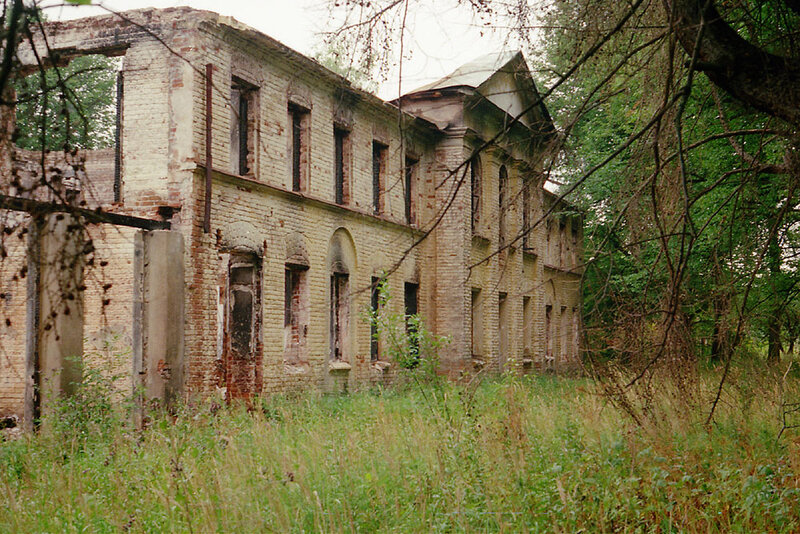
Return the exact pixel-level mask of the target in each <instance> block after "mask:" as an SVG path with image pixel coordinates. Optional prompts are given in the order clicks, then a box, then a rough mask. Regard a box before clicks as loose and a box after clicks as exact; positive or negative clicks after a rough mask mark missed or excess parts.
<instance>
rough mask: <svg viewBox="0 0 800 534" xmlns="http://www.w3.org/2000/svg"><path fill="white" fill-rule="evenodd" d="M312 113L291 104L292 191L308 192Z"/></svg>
mask: <svg viewBox="0 0 800 534" xmlns="http://www.w3.org/2000/svg"><path fill="white" fill-rule="evenodd" d="M310 122H311V121H310V113H309V112H308V110H307V109H304V108H301V107H300V106H296V105H294V104H289V127H290V136H289V145H290V147H289V156H290V162H291V169H292V191H298V192H299V191H308V174H309V161H310V160H309V139H308V138H309V130H310Z"/></svg>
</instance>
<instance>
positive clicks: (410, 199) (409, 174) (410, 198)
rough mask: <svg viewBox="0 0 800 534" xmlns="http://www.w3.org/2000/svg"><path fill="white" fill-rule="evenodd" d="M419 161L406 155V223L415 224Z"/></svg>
mask: <svg viewBox="0 0 800 534" xmlns="http://www.w3.org/2000/svg"><path fill="white" fill-rule="evenodd" d="M417 163H418V160H416V159H414V158H410V157H406V166H405V176H404V178H405V208H406V223H408V224H414V223H415V222H416V220H415V213H414V212H415V209H416V205H415V204H416V203H415V202H414V200H415V198H416V194H417Z"/></svg>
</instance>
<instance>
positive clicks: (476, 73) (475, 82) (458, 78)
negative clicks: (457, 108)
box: [409, 51, 522, 94]
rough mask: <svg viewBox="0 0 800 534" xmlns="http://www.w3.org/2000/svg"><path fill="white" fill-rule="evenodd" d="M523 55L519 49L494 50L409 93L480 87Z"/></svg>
mask: <svg viewBox="0 0 800 534" xmlns="http://www.w3.org/2000/svg"><path fill="white" fill-rule="evenodd" d="M517 55H520V56H521V55H522V53H521V52H519V51H506V52H500V53H499V54H498V53H497V52H493V53H491V54H486V55H485V56H481V57H479V58H476V59H473V60H472V61H470V62H469V63H465V64H464V65H461V66H460V67H458V68H457V69H456V70H454V71H453V72H451V73H450V74H448V75H447V76H445V77H443V78H440V79H438V80H436V81H435V82H431V83H429V84H427V85H423V86H422V87H419V88H417V89H414V90H413V91H411V92H410V93H409V94H414V93H422V92H425V91H432V90H435V89H447V88H450V87H472V88H473V89H475V88H477V87H479V86H480V85H482V84H483V83H484V82H486V81H487V80H488V79H489V78H491V77H492V76H493V75H494V74H495V73H496V72H497V71H499V70H501V69H502V68H503V67H505V66H506V65H507V64H508V63H510V62H511V60H512V59H514V57H515V56H517Z"/></svg>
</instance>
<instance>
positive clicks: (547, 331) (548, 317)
mask: <svg viewBox="0 0 800 534" xmlns="http://www.w3.org/2000/svg"><path fill="white" fill-rule="evenodd" d="M552 327H553V307H552V306H550V305H547V306H545V308H544V350H545V358H546V359H547V360H548V361H550V360H552V359H553V333H552V331H551V329H552Z"/></svg>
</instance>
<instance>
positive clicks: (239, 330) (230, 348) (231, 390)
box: [217, 254, 261, 399]
mask: <svg viewBox="0 0 800 534" xmlns="http://www.w3.org/2000/svg"><path fill="white" fill-rule="evenodd" d="M221 259H222V260H223V262H224V263H223V265H224V271H223V272H222V273H220V274H221V275H223V276H221V278H220V292H219V295H220V301H219V306H220V308H219V309H218V315H217V317H218V320H219V323H218V335H219V338H218V345H217V350H218V355H219V356H220V358H221V362H220V363H221V364H222V369H224V384H225V386H226V388H227V390H226V391H227V397H228V398H229V399H233V398H248V397H250V396H251V395H253V394H256V393H259V392H260V391H261V335H260V329H261V276H260V260H259V258H257V257H256V256H255V255H252V254H223V255H222V256H221ZM220 378H222V377H220Z"/></svg>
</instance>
